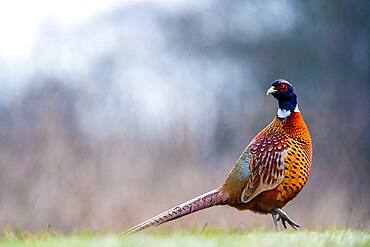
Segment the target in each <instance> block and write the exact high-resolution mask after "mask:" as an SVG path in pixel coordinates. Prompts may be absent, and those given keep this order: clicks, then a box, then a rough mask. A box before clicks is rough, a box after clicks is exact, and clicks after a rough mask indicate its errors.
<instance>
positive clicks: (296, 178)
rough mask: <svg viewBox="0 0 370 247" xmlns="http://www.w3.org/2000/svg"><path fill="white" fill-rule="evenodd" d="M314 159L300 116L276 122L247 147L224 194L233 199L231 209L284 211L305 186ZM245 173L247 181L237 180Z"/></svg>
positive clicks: (276, 120)
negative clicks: (283, 208)
mask: <svg viewBox="0 0 370 247" xmlns="http://www.w3.org/2000/svg"><path fill="white" fill-rule="evenodd" d="M311 156H312V143H311V138H310V134H309V132H308V128H307V127H306V124H305V123H304V120H303V118H302V116H301V113H300V112H294V113H293V114H292V115H291V116H289V117H288V118H285V119H280V118H275V119H274V120H273V121H272V122H271V123H270V124H269V125H268V126H267V127H266V128H265V129H263V130H262V131H261V132H260V133H259V134H258V135H257V136H256V137H255V138H254V139H253V140H252V142H251V143H250V144H249V145H248V147H247V148H246V150H245V151H244V152H243V154H242V155H241V157H240V158H239V159H238V160H237V162H236V164H235V166H234V168H233V169H232V170H231V172H230V174H229V176H228V177H227V179H226V180H225V183H224V184H223V186H222V187H221V190H222V191H225V192H226V193H228V194H229V195H230V202H229V204H230V205H231V206H234V207H236V208H238V209H241V210H244V209H249V210H252V211H255V212H258V213H269V212H271V210H272V209H274V208H281V207H283V206H284V205H285V204H286V203H287V202H289V201H290V200H291V199H293V198H294V197H295V196H296V195H297V194H298V192H299V191H300V190H301V189H302V188H303V186H304V185H305V184H306V182H307V179H308V176H309V174H310V168H311ZM247 157H248V159H247V161H248V162H245V160H246V158H247ZM241 164H242V165H241ZM241 166H248V168H243V169H241V168H240V167H241ZM243 170H249V171H250V172H249V176H244V177H243V178H244V181H243V179H237V178H240V177H241V176H240V173H241V171H243ZM243 184H244V186H243ZM241 187H242V188H241Z"/></svg>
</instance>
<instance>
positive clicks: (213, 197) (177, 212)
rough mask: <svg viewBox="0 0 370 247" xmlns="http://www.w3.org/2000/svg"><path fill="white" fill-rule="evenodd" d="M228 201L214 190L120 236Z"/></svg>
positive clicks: (223, 195)
mask: <svg viewBox="0 0 370 247" xmlns="http://www.w3.org/2000/svg"><path fill="white" fill-rule="evenodd" d="M227 200H228V196H227V195H226V194H225V193H223V192H220V191H219V190H212V191H210V192H208V193H205V194H203V195H201V196H198V197H196V198H194V199H192V200H190V201H187V202H185V203H183V204H181V205H178V206H176V207H174V208H171V209H170V210H167V211H165V212H163V213H161V214H159V215H157V216H155V217H153V218H151V219H149V220H147V221H145V222H143V223H141V224H139V225H137V226H134V227H132V228H130V229H128V230H127V231H124V232H123V233H121V234H120V236H123V235H126V234H129V233H134V232H137V231H141V230H143V229H146V228H148V227H152V226H159V225H161V224H163V223H165V222H169V221H171V220H174V219H177V218H180V217H182V216H185V215H188V214H191V213H194V212H196V211H199V210H202V209H205V208H209V207H212V206H216V205H222V204H225V202H226V201H227Z"/></svg>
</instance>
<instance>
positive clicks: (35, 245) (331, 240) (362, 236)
mask: <svg viewBox="0 0 370 247" xmlns="http://www.w3.org/2000/svg"><path fill="white" fill-rule="evenodd" d="M6 246H30V247H41V246H42V247H46V246H48V247H49V246H50V247H73V246H86V247H87V246H93V247H94V246H96V247H116V246H117V247H119V246H122V247H125V246H130V247H131V246H132V247H135V246H140V247H146V246H148V247H149V246H150V247H152V246H155V247H157V246H163V247H180V246H191V247H197V246H199V247H214V246H243V247H245V246H259V247H264V246H266V247H267V246H269V247H270V246H271V247H275V246H284V247H287V246H315V247H316V246H318V247H320V246H343V247H349V246H369V247H370V232H369V231H367V232H363V231H350V230H332V231H323V232H305V231H297V232H291V231H288V232H263V231H251V232H248V233H241V232H222V231H206V232H203V233H173V234H164V233H155V234H150V233H145V234H143V233H141V234H135V235H130V236H127V237H124V238H118V237H116V236H114V235H110V234H89V233H85V234H75V235H70V236H62V235H56V234H51V233H40V234H34V235H30V234H24V233H19V232H18V233H17V232H13V231H5V232H4V235H3V237H1V240H0V247H6Z"/></svg>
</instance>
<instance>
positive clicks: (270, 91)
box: [266, 86, 277, 95]
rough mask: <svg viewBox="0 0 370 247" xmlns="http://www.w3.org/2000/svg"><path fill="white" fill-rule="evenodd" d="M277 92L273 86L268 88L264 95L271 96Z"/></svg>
mask: <svg viewBox="0 0 370 247" xmlns="http://www.w3.org/2000/svg"><path fill="white" fill-rule="evenodd" d="M275 92H277V90H276V89H275V87H274V86H272V87H270V88H269V90H267V92H266V95H269V94H272V93H275Z"/></svg>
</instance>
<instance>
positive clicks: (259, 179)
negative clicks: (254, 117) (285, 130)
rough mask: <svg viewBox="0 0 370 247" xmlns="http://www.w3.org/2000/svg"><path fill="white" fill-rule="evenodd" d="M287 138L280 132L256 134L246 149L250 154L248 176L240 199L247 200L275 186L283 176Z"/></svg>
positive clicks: (245, 201)
mask: <svg viewBox="0 0 370 247" xmlns="http://www.w3.org/2000/svg"><path fill="white" fill-rule="evenodd" d="M287 150H288V144H287V138H286V137H285V136H283V135H281V134H270V135H263V136H257V137H256V139H255V140H253V141H252V143H251V144H250V145H249V147H248V149H247V151H249V153H250V154H251V159H250V164H249V168H250V173H251V174H250V176H249V177H248V180H247V183H246V186H245V188H244V190H243V193H242V196H241V201H242V202H244V203H247V202H249V201H250V200H252V199H253V198H254V197H255V196H257V195H258V194H260V193H261V192H263V191H266V190H271V189H274V188H275V187H277V186H278V185H279V184H280V183H281V182H282V180H283V178H284V160H285V157H286V156H287Z"/></svg>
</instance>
